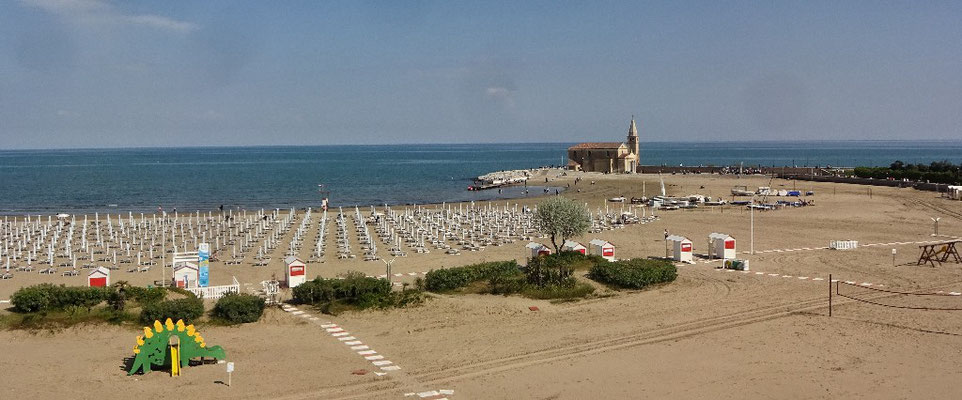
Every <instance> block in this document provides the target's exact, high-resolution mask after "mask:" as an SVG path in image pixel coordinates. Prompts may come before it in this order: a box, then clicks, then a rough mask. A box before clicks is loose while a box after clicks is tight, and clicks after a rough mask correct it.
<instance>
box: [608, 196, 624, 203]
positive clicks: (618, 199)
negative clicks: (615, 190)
mask: <svg viewBox="0 0 962 400" xmlns="http://www.w3.org/2000/svg"><path fill="white" fill-rule="evenodd" d="M625 200H626V199H625V197H624V196H618V197H612V198H610V199H608V201H610V202H612V203H624V202H625Z"/></svg>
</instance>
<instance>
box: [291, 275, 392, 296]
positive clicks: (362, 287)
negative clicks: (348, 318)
mask: <svg viewBox="0 0 962 400" xmlns="http://www.w3.org/2000/svg"><path fill="white" fill-rule="evenodd" d="M292 292H293V298H294V302H295V303H299V304H317V303H323V302H331V301H346V302H348V303H356V304H360V303H369V302H370V301H371V299H372V298H378V297H383V296H385V295H387V294H388V293H390V292H391V284H390V283H388V281H387V279H377V278H370V277H366V276H364V274H361V273H358V272H351V273H348V274H347V275H346V276H344V279H324V278H320V277H318V278H315V279H314V280H311V281H307V282H304V283H302V284H300V285H298V286H297V287H295V288H294V290H293V291H292Z"/></svg>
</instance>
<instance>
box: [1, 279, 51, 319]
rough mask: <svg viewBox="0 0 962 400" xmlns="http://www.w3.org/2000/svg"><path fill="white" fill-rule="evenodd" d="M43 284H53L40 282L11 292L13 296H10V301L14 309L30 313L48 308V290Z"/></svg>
mask: <svg viewBox="0 0 962 400" xmlns="http://www.w3.org/2000/svg"><path fill="white" fill-rule="evenodd" d="M45 286H53V285H50V284H42V285H37V286H27V287H23V288H20V289H18V290H17V291H16V292H13V296H11V297H10V303H11V304H13V308H14V310H16V311H18V312H22V313H32V312H40V311H46V310H47V309H49V308H50V290H48V289H46V288H45Z"/></svg>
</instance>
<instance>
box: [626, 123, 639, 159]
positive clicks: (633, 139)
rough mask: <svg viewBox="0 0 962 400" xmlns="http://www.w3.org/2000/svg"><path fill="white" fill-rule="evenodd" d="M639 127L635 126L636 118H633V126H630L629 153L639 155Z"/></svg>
mask: <svg viewBox="0 0 962 400" xmlns="http://www.w3.org/2000/svg"><path fill="white" fill-rule="evenodd" d="M638 150H639V148H638V127H636V126H635V116H634V115H632V116H631V125H630V126H628V151H629V152H630V153H631V154H634V155H638Z"/></svg>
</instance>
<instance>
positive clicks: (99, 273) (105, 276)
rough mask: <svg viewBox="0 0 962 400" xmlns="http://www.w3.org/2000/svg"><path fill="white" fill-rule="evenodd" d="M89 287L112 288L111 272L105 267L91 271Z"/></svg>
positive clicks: (88, 280) (88, 275) (88, 279)
mask: <svg viewBox="0 0 962 400" xmlns="http://www.w3.org/2000/svg"><path fill="white" fill-rule="evenodd" d="M87 286H90V287H107V286H110V270H109V269H107V268H104V267H97V269H95V270H93V271H90V273H89V274H87Z"/></svg>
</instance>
